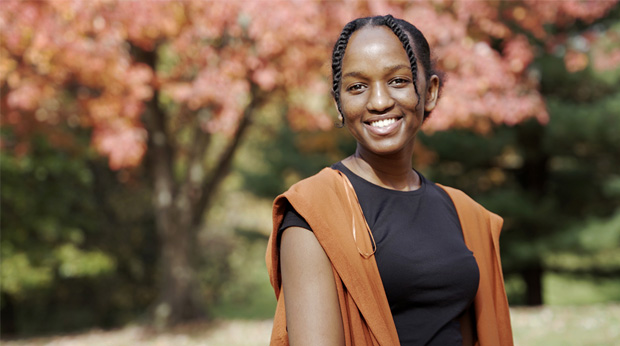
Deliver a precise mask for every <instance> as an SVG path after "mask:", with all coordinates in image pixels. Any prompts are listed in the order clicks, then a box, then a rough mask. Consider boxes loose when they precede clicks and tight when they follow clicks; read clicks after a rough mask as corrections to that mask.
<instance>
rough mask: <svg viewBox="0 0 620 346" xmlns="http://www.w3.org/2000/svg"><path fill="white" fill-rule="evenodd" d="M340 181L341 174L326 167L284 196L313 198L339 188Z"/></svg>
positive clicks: (298, 183) (303, 180)
mask: <svg viewBox="0 0 620 346" xmlns="http://www.w3.org/2000/svg"><path fill="white" fill-rule="evenodd" d="M340 180H341V177H340V173H339V172H338V171H337V170H335V169H333V168H331V167H325V168H323V169H322V170H321V171H319V172H318V173H316V174H315V175H313V176H310V177H308V178H305V179H302V180H300V181H298V182H297V183H295V184H293V185H292V186H291V187H290V188H289V189H288V190H287V191H286V192H285V193H284V195H292V194H302V195H305V196H312V195H315V194H320V193H325V191H329V190H335V189H337V188H339V181H340ZM340 184H341V183H340Z"/></svg>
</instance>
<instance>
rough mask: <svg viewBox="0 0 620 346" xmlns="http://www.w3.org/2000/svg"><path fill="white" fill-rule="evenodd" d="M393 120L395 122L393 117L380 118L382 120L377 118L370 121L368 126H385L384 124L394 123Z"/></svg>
mask: <svg viewBox="0 0 620 346" xmlns="http://www.w3.org/2000/svg"><path fill="white" fill-rule="evenodd" d="M395 122H396V119H394V118H390V119H382V120H377V121H372V122H370V126H373V127H386V126H389V125H392V124H394V123H395Z"/></svg>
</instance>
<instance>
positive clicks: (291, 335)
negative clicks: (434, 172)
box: [267, 15, 512, 345]
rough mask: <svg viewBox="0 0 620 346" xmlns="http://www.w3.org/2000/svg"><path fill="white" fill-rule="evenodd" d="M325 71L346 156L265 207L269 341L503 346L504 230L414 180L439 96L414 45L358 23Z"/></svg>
mask: <svg viewBox="0 0 620 346" xmlns="http://www.w3.org/2000/svg"><path fill="white" fill-rule="evenodd" d="M332 71H333V90H332V91H333V96H334V100H335V103H336V107H337V109H338V112H339V114H340V119H341V121H342V122H343V124H344V126H346V127H347V129H348V130H349V131H350V133H351V134H352V135H353V137H354V138H355V139H356V141H357V149H356V151H355V153H354V154H353V155H351V156H350V157H347V158H346V159H344V160H342V161H341V162H338V163H336V164H334V165H333V166H332V167H330V168H325V169H323V170H322V171H321V172H320V173H318V174H317V175H315V176H313V177H310V178H308V179H305V180H303V181H301V182H299V183H297V184H295V185H294V186H292V187H291V188H290V189H289V190H288V191H287V192H286V193H284V194H283V195H281V196H279V197H278V198H276V200H275V202H274V213H273V219H274V231H273V233H272V235H271V238H270V241H269V247H268V249H267V267H268V269H269V275H270V279H271V283H272V285H273V287H274V290H275V292H276V297H277V298H278V306H277V309H276V316H275V318H274V327H273V328H274V329H273V333H272V340H271V343H272V344H277V345H280V344H288V343H290V344H293V345H345V344H346V345H398V344H402V345H462V344H465V345H472V344H479V345H511V344H512V334H511V328H510V317H509V311H508V303H507V300H506V295H505V291H504V285H503V278H502V272H501V264H500V260H499V244H498V238H499V233H500V230H501V225H502V219H501V218H500V217H499V216H497V215H495V214H492V213H491V212H489V211H487V210H485V209H484V208H482V207H481V206H480V205H478V204H477V203H476V202H474V201H473V200H471V199H470V198H469V197H467V196H466V195H464V194H463V193H462V192H460V191H458V190H455V189H451V188H448V187H443V186H440V185H436V184H434V183H433V182H431V181H429V180H427V179H426V178H424V177H423V176H422V175H421V174H419V173H418V172H416V171H415V170H413V169H412V155H413V145H414V141H415V138H416V134H417V133H418V131H419V129H420V126H421V125H422V123H423V122H424V120H425V119H426V118H427V117H428V115H429V114H430V112H431V111H432V110H433V108H434V107H435V105H436V103H437V99H438V96H439V90H440V87H441V81H440V78H439V77H438V75H437V74H436V73H435V72H434V71H433V70H432V67H431V62H430V49H429V47H428V43H427V42H426V39H425V38H424V36H423V35H422V33H421V32H420V31H419V30H417V29H416V28H415V27H414V26H413V25H411V24H410V23H407V22H406V21H403V20H400V19H395V18H393V17H392V16H389V15H388V16H385V17H372V18H360V19H356V20H354V21H352V22H350V23H348V24H347V25H346V26H345V27H344V29H343V31H342V33H341V35H340V38H339V39H338V41H337V42H336V44H335V46H334V51H333V56H332Z"/></svg>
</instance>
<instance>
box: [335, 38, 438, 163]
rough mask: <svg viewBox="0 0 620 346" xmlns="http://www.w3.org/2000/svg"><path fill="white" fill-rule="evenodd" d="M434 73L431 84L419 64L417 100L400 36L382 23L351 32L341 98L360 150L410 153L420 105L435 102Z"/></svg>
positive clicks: (420, 115)
mask: <svg viewBox="0 0 620 346" xmlns="http://www.w3.org/2000/svg"><path fill="white" fill-rule="evenodd" d="M433 77H434V78H431V82H430V83H428V84H430V85H431V87H430V88H429V87H428V86H427V83H426V81H425V79H424V71H422V66H420V64H418V76H416V78H417V81H418V82H417V85H418V90H419V92H420V95H421V97H422V99H421V100H420V101H419V104H418V97H417V95H416V93H415V88H414V84H413V76H412V73H411V64H410V63H409V58H408V57H407V53H406V52H405V49H404V48H403V46H402V43H401V42H400V40H399V39H398V37H396V35H394V33H393V32H392V31H391V30H390V29H389V28H387V27H384V26H376V27H365V28H362V29H360V30H358V31H356V32H354V33H353V35H352V36H351V38H350V39H349V43H348V45H347V48H346V51H345V55H344V58H343V61H342V84H341V90H340V100H341V108H342V112H343V113H344V114H342V115H343V116H344V117H345V124H346V126H347V128H348V129H349V131H350V132H351V134H352V135H353V137H355V139H356V140H357V142H358V150H364V151H367V152H369V153H373V154H377V155H391V154H396V153H401V152H402V153H404V154H408V155H411V154H410V152H411V151H412V150H413V143H414V139H415V136H416V134H417V132H418V130H419V129H420V126H421V125H422V119H423V117H424V109H425V108H426V109H427V110H429V111H430V110H432V109H433V108H434V106H435V100H436V95H437V91H436V90H437V86H438V80H437V77H436V76H433ZM428 89H432V90H428ZM426 101H428V102H426ZM416 105H417V107H416ZM403 150H405V151H403Z"/></svg>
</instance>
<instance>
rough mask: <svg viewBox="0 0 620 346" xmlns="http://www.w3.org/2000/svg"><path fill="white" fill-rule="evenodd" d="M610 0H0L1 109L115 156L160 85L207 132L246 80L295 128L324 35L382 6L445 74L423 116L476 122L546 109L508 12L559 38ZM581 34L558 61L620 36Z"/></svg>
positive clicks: (314, 113)
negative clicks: (73, 133) (414, 34)
mask: <svg viewBox="0 0 620 346" xmlns="http://www.w3.org/2000/svg"><path fill="white" fill-rule="evenodd" d="M615 3H616V1H588V2H583V1H578V0H569V1H529V0H526V1H518V2H507V3H503V2H502V3H500V2H496V1H488V2H486V1H474V2H470V1H468V2H460V1H425V2H421V1H420V2H413V3H408V2H391V1H373V2H369V3H364V2H346V1H345V2H314V1H280V2H277V3H273V2H261V1H249V2H244V1H214V2H207V1H184V2H177V1H157V2H148V1H142V2H141V1H116V0H100V1H95V0H93V1H61V0H59V1H50V2H35V1H28V2H19V1H4V2H3V11H2V13H1V14H0V41H1V42H2V46H1V47H0V83H2V86H3V88H5V90H6V91H5V92H4V94H3V100H2V102H3V105H7V106H8V107H9V113H10V114H15V112H19V113H20V116H18V117H15V116H13V117H12V118H11V119H13V120H12V122H10V123H9V126H13V127H14V128H15V129H17V128H21V129H23V131H22V132H21V134H20V135H21V136H28V133H29V132H28V131H29V130H28V129H32V128H35V127H36V126H35V127H33V126H21V127H19V126H17V124H16V123H15V122H16V121H17V122H21V123H26V122H33V123H37V124H39V125H47V126H48V127H49V131H51V132H53V131H54V126H58V124H63V123H64V124H67V125H69V126H76V125H79V126H90V127H92V128H93V140H92V143H93V146H94V147H95V148H96V149H97V150H98V151H99V152H100V153H102V154H103V155H107V156H108V157H109V158H110V166H111V167H112V168H114V169H118V168H121V167H128V166H135V165H137V164H138V163H139V162H140V160H141V159H142V157H143V155H144V152H145V150H146V138H147V134H146V132H145V130H144V127H143V125H142V122H141V116H142V115H143V112H144V110H145V102H148V101H149V100H151V99H152V97H153V95H154V92H158V93H159V94H158V95H161V96H162V99H161V100H160V102H161V103H164V104H165V107H163V108H162V109H166V110H172V109H177V110H179V109H181V110H184V112H185V113H183V111H177V112H173V111H170V113H169V114H168V117H170V118H174V117H175V116H178V117H181V116H187V114H189V113H191V112H197V111H199V110H206V112H205V111H201V114H202V115H203V116H201V117H200V126H201V127H202V128H203V129H204V130H205V131H209V132H222V133H228V134H231V133H233V132H234V131H235V129H236V127H237V125H238V122H239V120H240V119H241V117H242V115H243V112H244V110H245V107H247V106H248V104H249V99H251V98H252V97H253V96H255V95H252V93H253V92H255V91H256V90H254V89H257V90H260V93H261V95H267V97H270V98H271V100H272V101H274V102H276V101H277V102H282V100H286V102H287V103H288V104H287V106H288V109H289V110H290V112H289V114H288V118H289V121H290V124H291V125H292V126H293V127H294V128H313V129H325V128H329V127H330V126H332V124H333V122H334V120H335V119H334V120H332V119H330V118H329V117H328V116H327V115H326V114H327V113H328V112H332V113H333V104H332V102H331V99H330V96H329V87H328V85H329V81H328V79H329V77H330V76H329V73H330V71H329V59H330V54H331V48H332V45H333V42H334V41H335V40H336V38H337V37H338V34H339V32H340V30H341V28H342V26H343V25H344V24H345V23H346V21H349V20H351V19H354V18H355V17H359V16H366V15H374V14H377V13H379V12H382V13H381V14H384V13H383V12H388V11H389V12H391V13H392V14H393V15H395V16H396V17H401V18H404V19H406V20H408V21H410V22H412V23H413V24H414V25H416V26H418V28H420V29H421V30H422V31H423V32H424V34H425V35H426V37H427V39H428V40H429V42H430V44H431V47H432V49H433V52H434V55H435V56H436V57H437V58H438V63H439V67H440V68H442V69H444V70H445V71H446V72H447V74H448V79H447V82H446V84H445V89H444V93H443V97H442V99H441V100H440V101H439V104H438V108H437V109H436V110H435V111H434V113H433V115H432V117H431V119H430V120H429V122H428V123H427V125H426V126H427V128H428V129H435V130H440V129H446V128H449V127H454V126H466V127H473V128H476V129H478V130H480V131H485V130H487V129H489V128H490V126H492V125H493V124H499V123H506V124H514V123H517V122H519V121H522V120H524V119H526V118H529V117H535V118H537V119H539V120H540V121H543V122H544V121H545V120H546V117H547V113H546V110H545V105H544V100H543V99H542V97H541V96H540V94H539V93H538V81H537V80H536V79H535V78H533V75H532V74H531V73H529V66H530V64H531V62H532V61H533V59H534V57H535V55H536V54H537V52H536V51H535V48H534V47H533V46H532V45H530V42H528V40H527V38H526V36H525V35H522V34H517V33H515V32H513V31H512V30H511V29H510V26H509V25H507V23H509V24H510V25H513V26H514V25H517V26H518V27H520V28H521V29H520V30H525V31H527V32H529V33H530V34H532V35H533V36H534V37H537V38H539V39H541V40H545V41H546V42H549V47H548V48H550V49H553V47H554V45H557V44H565V43H566V42H567V38H565V37H555V36H553V35H552V34H550V33H548V32H546V31H545V30H544V25H545V24H550V23H551V24H553V25H558V26H566V25H570V24H571V23H572V22H573V21H574V20H577V19H579V20H582V21H585V22H589V21H592V20H594V19H596V18H598V17H600V16H602V15H604V14H605V13H606V12H607V11H608V10H609V9H610V8H611V7H612V6H614V5H615ZM590 36H591V37H589V38H588V42H589V44H591V45H592V47H595V49H594V50H593V51H592V56H586V59H585V60H584V58H583V57H584V56H585V55H584V54H585V53H586V52H584V51H583V50H579V49H576V50H575V49H573V50H570V49H569V51H568V53H567V54H566V56H565V60H566V64H567V67H568V68H569V69H570V70H573V71H576V70H578V69H582V68H584V67H585V65H584V64H588V63H589V62H590V61H593V62H594V66H595V67H597V68H601V69H604V68H610V67H613V66H614V65H615V64H618V62H619V61H620V53H619V52H618V50H617V49H615V50H614V49H611V48H608V47H611V46H613V42H618V40H617V39H609V38H608V37H607V36H605V37H603V38H604V39H605V40H607V41H606V42H612V43H607V44H605V45H597V44H596V41H597V40H598V39H599V38H601V37H599V36H600V35H599V36H597V35H594V34H593V35H590ZM603 38H601V39H603ZM612 38H613V37H612ZM494 41H495V42H497V41H501V42H503V43H502V45H501V47H500V48H501V51H498V50H496V48H497V47H493V48H492V47H491V45H490V42H494ZM136 50H140V51H143V52H155V53H156V57H157V62H156V65H155V66H150V65H149V64H147V63H138V59H137V58H136V53H135V51H136ZM140 61H142V60H140ZM252 85H254V86H256V88H254V89H253V88H252ZM253 90H254V91H253ZM268 101H269V100H264V102H268ZM59 104H60V106H58V105H59ZM54 105H56V106H54ZM173 106H174V107H173ZM187 112H189V113H187ZM37 114H38V116H37ZM184 114H185V115H184ZM205 114H207V115H206V116H205ZM4 118H6V114H5V116H4ZM4 118H3V119H4ZM16 119H17V120H16ZM37 126H38V125H37ZM17 132H19V131H17ZM173 135H174V134H173Z"/></svg>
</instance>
